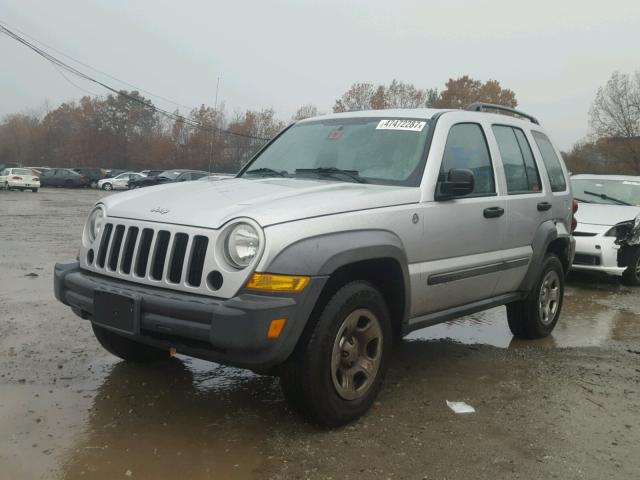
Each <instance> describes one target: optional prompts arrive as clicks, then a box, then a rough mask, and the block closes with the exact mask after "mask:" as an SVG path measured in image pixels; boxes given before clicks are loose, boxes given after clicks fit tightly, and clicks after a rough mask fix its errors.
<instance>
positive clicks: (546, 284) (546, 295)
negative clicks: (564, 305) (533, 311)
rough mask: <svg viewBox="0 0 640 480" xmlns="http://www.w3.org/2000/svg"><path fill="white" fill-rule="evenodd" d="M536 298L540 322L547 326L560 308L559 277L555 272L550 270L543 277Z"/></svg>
mask: <svg viewBox="0 0 640 480" xmlns="http://www.w3.org/2000/svg"><path fill="white" fill-rule="evenodd" d="M538 298H539V305H538V313H539V317H540V321H541V322H542V323H543V324H544V325H549V324H550V323H551V322H553V320H554V319H555V317H556V314H557V312H558V308H559V306H560V277H558V273H557V272H555V271H553V270H552V271H550V272H547V274H546V275H545V276H544V279H543V280H542V285H541V286H540V294H539V296H538Z"/></svg>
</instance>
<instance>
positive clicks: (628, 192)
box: [571, 175, 640, 285]
mask: <svg viewBox="0 0 640 480" xmlns="http://www.w3.org/2000/svg"><path fill="white" fill-rule="evenodd" d="M571 186H572V189H573V193H574V195H575V199H576V200H577V201H578V202H581V203H580V209H579V213H578V214H577V216H576V219H577V221H578V225H577V228H576V230H575V231H574V232H573V236H574V238H575V239H576V254H575V258H574V260H573V269H575V270H593V271H599V272H603V273H606V274H608V275H616V276H619V277H622V282H623V283H624V284H626V285H640V177H633V176H627V175H574V176H573V177H571Z"/></svg>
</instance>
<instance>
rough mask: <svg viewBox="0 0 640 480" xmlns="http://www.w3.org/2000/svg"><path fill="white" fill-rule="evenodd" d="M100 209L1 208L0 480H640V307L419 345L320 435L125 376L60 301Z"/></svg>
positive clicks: (209, 372)
mask: <svg viewBox="0 0 640 480" xmlns="http://www.w3.org/2000/svg"><path fill="white" fill-rule="evenodd" d="M103 195H105V193H104V192H98V191H91V190H64V189H41V190H40V192H38V193H36V194H32V193H22V192H6V191H0V479H12V480H17V479H35V478H47V479H49V478H52V479H79V478H92V479H116V478H124V479H127V478H142V479H164V478H188V479H204V478H215V479H245V478H247V479H252V478H273V479H285V478H286V479H290V478H301V479H306V478H313V479H315V478H318V479H320V478H322V479H325V478H333V479H354V478H376V479H378V478H382V479H385V478H389V479H423V478H429V479H444V478H446V479H463V478H464V479H467V478H474V479H478V478H487V479H495V478H525V479H539V478H562V479H568V478H571V479H573V478H576V479H577V478H581V479H582V478H589V479H601V478H619V479H631V478H639V475H640V473H639V472H640V383H639V381H640V319H639V315H638V314H639V313H640V294H639V293H640V290H634V289H631V288H628V287H623V286H620V285H619V284H618V283H617V281H615V280H609V279H603V278H602V277H590V276H580V277H571V278H570V281H569V285H568V287H567V292H566V300H565V305H564V310H563V314H562V317H561V320H560V323H559V324H558V327H557V328H556V330H555V332H554V333H553V336H552V337H550V338H547V339H544V340H541V341H535V342H524V341H516V340H513V339H512V337H511V335H510V333H509V330H508V328H507V326H506V318H505V311H504V308H496V309H493V310H490V311H487V312H483V313H480V314H476V315H473V316H470V317H465V318H463V319H460V320H458V321H455V322H451V323H448V324H444V325H439V326H436V327H431V328H429V329H425V330H422V331H419V332H416V333H414V334H412V335H411V336H410V337H409V338H408V339H406V340H405V341H403V342H401V343H400V345H398V346H397V348H396V350H395V352H394V358H393V361H392V363H391V367H390V371H389V373H388V376H387V381H386V384H385V388H384V389H383V391H382V393H381V395H380V396H379V398H378V401H377V402H376V404H375V406H374V408H373V409H372V411H371V412H370V413H369V414H368V415H366V416H365V417H364V418H362V419H361V420H360V421H358V422H356V423H355V424H353V425H350V426H348V427H345V428H342V429H338V430H334V431H327V430H321V429H318V428H316V427H313V426H311V425H308V424H306V423H305V422H304V421H301V420H300V419H298V418H297V417H296V416H295V415H294V414H293V413H292V412H291V411H290V410H289V408H288V407H287V405H286V403H285V402H284V399H283V397H282V394H281V393H280V390H279V387H278V381H277V379H273V378H270V377H263V376H258V375H255V374H253V373H250V372H246V371H243V370H238V369H234V368H228V367H222V366H219V365H216V364H211V363H207V362H202V361H198V360H193V359H189V358H186V357H180V356H178V357H176V358H175V359H173V360H172V361H171V362H169V363H167V364H163V365H155V366H144V367H141V366H134V365H127V364H125V363H123V362H119V361H118V360H117V359H116V358H114V357H111V356H110V355H109V354H107V353H106V352H104V351H103V350H102V349H101V348H100V347H99V345H98V343H97V342H96V341H95V340H94V338H93V336H92V333H91V329H90V325H89V323H88V322H87V321H83V320H80V319H79V318H77V317H76V316H75V315H74V314H72V313H71V311H70V310H69V309H68V308H67V307H65V306H63V305H61V304H60V303H58V302H57V301H55V299H54V297H53V292H52V274H53V264H54V262H56V261H59V260H64V259H68V258H73V257H75V255H76V253H77V248H78V245H79V241H80V235H81V231H82V225H83V223H84V219H85V216H86V215H87V213H88V212H89V210H90V208H91V206H92V204H93V202H95V200H96V199H98V198H100V197H101V196H103ZM116 195H117V193H116ZM446 400H457V401H465V402H467V403H468V404H470V405H472V406H473V407H475V409H476V413H473V414H467V415H456V414H454V413H453V412H452V411H451V410H449V408H448V407H447V405H446V403H445V401H446Z"/></svg>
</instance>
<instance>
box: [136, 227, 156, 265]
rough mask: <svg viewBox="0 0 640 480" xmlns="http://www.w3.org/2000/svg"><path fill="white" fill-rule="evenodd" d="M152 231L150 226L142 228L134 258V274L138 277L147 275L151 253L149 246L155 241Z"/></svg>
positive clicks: (151, 246)
mask: <svg viewBox="0 0 640 480" xmlns="http://www.w3.org/2000/svg"><path fill="white" fill-rule="evenodd" d="M153 233H154V232H153V230H151V229H150V228H145V229H144V230H142V235H141V236H140V237H141V238H140V247H139V251H138V258H137V260H136V275H137V276H139V277H146V276H147V266H148V264H149V256H150V254H151V248H153V244H154V243H155V235H154V234H153Z"/></svg>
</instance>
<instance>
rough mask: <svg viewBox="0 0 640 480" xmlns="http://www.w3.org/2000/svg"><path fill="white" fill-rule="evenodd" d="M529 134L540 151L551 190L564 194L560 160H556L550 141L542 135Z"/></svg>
mask: <svg viewBox="0 0 640 480" xmlns="http://www.w3.org/2000/svg"><path fill="white" fill-rule="evenodd" d="M531 134H532V135H533V139H534V140H535V141H536V144H537V145H538V148H539V149H540V154H541V155H542V161H543V162H544V166H545V168H546V169H547V175H548V176H549V183H550V184H551V190H552V191H553V192H564V191H565V190H566V189H567V180H566V179H565V178H564V172H563V171H562V166H561V165H560V159H559V158H558V155H556V151H555V149H554V148H553V145H551V141H550V140H549V138H548V137H547V136H546V135H545V134H544V133H540V132H534V131H532V132H531Z"/></svg>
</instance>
